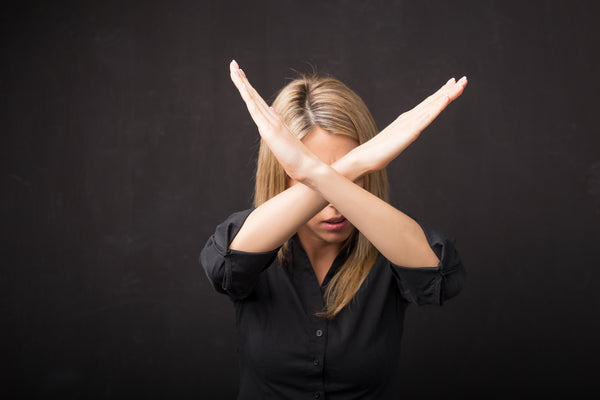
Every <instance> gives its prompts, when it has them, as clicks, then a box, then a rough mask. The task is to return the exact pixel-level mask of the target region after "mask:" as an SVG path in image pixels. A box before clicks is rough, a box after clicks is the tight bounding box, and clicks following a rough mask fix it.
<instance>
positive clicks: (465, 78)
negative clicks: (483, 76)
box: [458, 76, 467, 83]
mask: <svg viewBox="0 0 600 400" xmlns="http://www.w3.org/2000/svg"><path fill="white" fill-rule="evenodd" d="M466 80H467V77H466V76H463V77H462V78H460V80H459V81H458V83H463V82H464V81H466Z"/></svg>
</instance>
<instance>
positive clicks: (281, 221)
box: [229, 153, 362, 253]
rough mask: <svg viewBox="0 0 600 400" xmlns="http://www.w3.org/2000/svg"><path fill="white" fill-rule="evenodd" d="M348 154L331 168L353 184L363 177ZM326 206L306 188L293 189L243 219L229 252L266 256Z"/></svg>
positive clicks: (302, 186)
mask: <svg viewBox="0 0 600 400" xmlns="http://www.w3.org/2000/svg"><path fill="white" fill-rule="evenodd" d="M353 160H354V158H353V154H351V153H349V154H347V155H346V156H345V157H343V158H341V159H339V160H338V161H336V162H335V163H333V164H332V165H331V167H332V168H334V169H335V170H336V171H338V172H339V173H340V174H342V175H344V176H345V177H346V178H348V179H350V180H352V181H354V180H356V179H358V178H359V177H360V176H362V173H361V172H360V168H359V166H358V164H357V163H356V162H354V161H353ZM327 204H328V202H327V201H326V200H325V199H323V197H322V196H321V195H320V194H319V193H317V192H315V191H314V190H312V189H310V188H309V187H308V186H305V185H294V186H292V187H290V188H288V189H286V190H284V191H283V192H281V193H279V194H278V195H277V196H274V197H272V198H271V199H269V200H268V201H266V202H264V203H263V204H261V205H260V206H258V207H257V208H255V209H254V210H253V211H252V213H250V215H249V216H248V218H246V221H245V222H244V224H243V225H242V227H241V229H240V230H239V232H238V234H237V235H236V236H235V238H234V239H233V241H232V242H231V244H230V246H229V248H230V249H232V250H240V251H245V252H253V253H254V252H265V251H270V250H274V249H276V248H278V247H280V246H281V245H282V244H283V243H285V242H286V241H287V240H289V239H290V238H291V237H292V236H294V234H295V233H296V232H297V231H298V230H299V229H300V228H301V227H302V226H303V225H304V224H306V223H307V222H308V220H310V219H311V218H312V217H314V216H315V214H317V213H318V212H319V211H321V210H322V209H323V208H324V207H326V206H327Z"/></svg>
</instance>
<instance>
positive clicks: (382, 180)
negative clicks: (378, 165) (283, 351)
mask: <svg viewBox="0 0 600 400" xmlns="http://www.w3.org/2000/svg"><path fill="white" fill-rule="evenodd" d="M272 107H273V108H274V109H275V111H277V112H278V113H279V114H280V115H281V117H282V118H283V120H284V121H285V123H286V125H287V126H288V127H289V128H290V130H291V131H292V133H294V134H295V135H296V136H297V137H298V138H299V139H302V138H303V137H304V136H306V135H307V134H309V133H310V132H311V131H312V130H313V129H315V128H317V127H320V128H322V129H323V130H325V131H327V132H329V133H331V134H338V135H345V136H349V137H351V138H352V139H355V140H356V141H358V143H359V144H362V143H364V142H366V141H368V140H369V139H371V138H372V137H373V136H375V135H376V134H377V132H378V130H377V126H376V124H375V121H374V120H373V117H372V116H371V113H370V112H369V110H368V108H367V106H366V105H365V103H364V102H363V101H362V99H361V98H360V97H359V96H358V95H357V94H356V93H354V92H353V91H352V90H351V89H350V88H348V87H347V86H346V85H344V84H343V83H342V82H340V81H339V80H337V79H335V78H332V77H323V76H318V75H316V74H313V75H310V76H306V75H301V76H300V77H299V78H298V79H295V80H293V81H292V82H290V83H288V84H287V85H285V86H284V87H283V88H282V89H281V90H280V91H279V93H278V94H277V97H276V98H275V100H274V101H273V104H272ZM286 182H287V174H286V173H285V170H284V169H283V168H282V167H281V165H279V162H278V161H277V159H276V158H275V156H274V155H273V153H272V152H271V150H270V149H269V148H268V146H267V145H266V144H265V143H264V142H263V141H262V140H261V143H260V149H259V153H258V162H257V169H256V186H255V192H254V205H255V206H256V207H258V206H259V205H261V204H262V203H264V202H266V201H267V200H269V199H270V198H272V197H274V196H276V195H277V194H279V193H281V192H282V191H284V190H285V189H286ZM364 188H365V189H366V190H368V191H369V192H371V193H373V194H374V195H376V196H377V197H379V198H381V199H383V200H386V201H387V176H386V173H385V170H380V171H376V172H373V173H370V174H368V175H366V176H364ZM345 245H347V246H348V251H349V255H348V258H347V260H346V262H345V263H344V264H343V265H342V266H341V268H340V270H339V271H338V272H337V273H336V274H335V275H334V276H333V278H332V279H331V281H330V282H329V284H328V285H327V288H326V291H325V309H324V310H323V311H322V312H319V313H317V315H319V316H322V317H325V318H329V319H332V318H334V317H335V316H336V315H337V314H338V313H339V312H340V311H341V310H342V309H343V308H344V307H345V306H346V305H348V303H350V302H351V301H352V299H353V298H354V295H355V294H356V292H357V291H358V289H359V288H360V286H361V285H362V283H363V281H364V280H365V279H366V277H367V275H368V274H369V271H370V270H371V268H372V267H373V264H374V263H375V260H376V258H377V255H378V251H377V249H376V248H375V246H373V245H372V244H371V242H369V240H368V239H367V238H366V237H365V236H364V235H363V234H362V233H360V232H358V231H357V230H355V231H354V233H353V234H352V235H351V237H350V238H349V239H348V241H347V242H346V243H345ZM288 249H289V246H288V243H285V244H284V245H283V246H282V248H281V249H280V251H279V254H278V257H279V260H280V262H281V263H282V264H283V263H284V262H285V261H286V260H287V258H288V256H289V254H288Z"/></svg>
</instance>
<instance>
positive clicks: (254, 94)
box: [238, 69, 279, 124]
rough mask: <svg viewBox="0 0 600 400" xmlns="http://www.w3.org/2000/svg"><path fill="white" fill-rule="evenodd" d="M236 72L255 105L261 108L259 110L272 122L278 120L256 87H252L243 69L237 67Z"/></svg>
mask: <svg viewBox="0 0 600 400" xmlns="http://www.w3.org/2000/svg"><path fill="white" fill-rule="evenodd" d="M238 72H239V74H240V78H241V80H242V82H243V83H244V85H246V87H247V88H248V91H249V93H250V97H251V98H252V99H253V100H254V101H255V102H256V104H257V106H258V107H259V108H260V109H261V111H262V113H263V114H264V115H265V117H267V118H269V119H270V120H271V122H272V123H274V124H275V123H277V122H278V121H279V119H278V118H276V119H273V115H272V112H271V110H270V107H269V105H268V104H267V102H266V101H265V100H264V99H263V98H262V96H261V95H260V94H258V92H257V91H256V89H254V87H253V86H252V85H251V84H250V81H249V80H248V78H247V77H246V74H245V73H244V71H243V70H242V69H238Z"/></svg>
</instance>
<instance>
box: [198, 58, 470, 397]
mask: <svg viewBox="0 0 600 400" xmlns="http://www.w3.org/2000/svg"><path fill="white" fill-rule="evenodd" d="M230 72H231V79H232V81H233V83H234V84H235V85H236V87H237V89H238V90H239V92H240V94H241V96H242V98H243V99H244V101H245V103H246V105H247V107H248V110H249V112H250V115H251V117H252V119H253V120H254V122H255V123H256V125H257V127H258V130H259V133H260V135H261V146H260V150H259V157H258V166H257V173H256V190H255V207H254V208H253V209H249V210H245V211H240V212H237V213H234V214H233V215H231V216H230V217H229V218H227V220H226V221H225V222H223V223H222V224H220V225H219V226H218V227H217V229H216V232H215V233H214V235H212V236H211V237H210V239H209V240H208V242H207V244H206V246H205V247H204V249H203V250H202V253H201V255H200V262H201V264H202V265H203V267H204V268H205V271H206V274H207V276H208V278H209V280H210V282H211V283H212V285H213V287H214V288H215V289H216V290H217V291H218V292H221V293H224V294H226V295H228V296H229V298H230V299H231V300H232V301H233V303H234V307H235V311H236V324H237V330H238V344H239V348H238V351H239V357H240V372H241V375H240V391H239V396H238V398H239V399H263V398H264V399H271V398H273V399H302V398H314V399H319V398H321V399H323V398H327V399H388V398H389V399H395V398H398V397H399V393H401V391H400V390H399V386H400V382H396V380H395V379H394V378H395V375H396V372H397V367H398V361H399V353H400V339H401V336H402V330H403V321H404V312H405V309H406V307H407V306H408V304H410V303H413V304H418V305H421V304H437V305H442V304H443V303H444V302H445V301H446V300H447V299H449V298H451V297H454V296H455V295H456V294H458V292H459V291H460V290H461V288H462V285H463V282H464V279H465V270H464V267H463V265H462V263H461V261H460V258H459V255H458V253H457V252H456V249H455V247H454V244H455V240H454V239H452V238H450V237H448V236H446V235H444V234H443V233H442V232H440V231H439V230H437V229H436V228H434V227H433V226H431V225H428V224H426V223H424V222H421V221H417V220H415V219H413V218H411V217H410V216H408V215H407V214H405V213H403V212H401V211H399V210H397V209H396V208H394V207H392V206H391V205H389V204H388V203H387V202H386V196H387V192H386V190H387V189H386V176H385V172H384V167H385V166H386V165H387V164H388V163H389V162H390V161H392V160H393V159H394V158H396V157H397V156H398V155H399V154H400V153H401V152H402V151H403V150H404V149H405V148H406V147H408V146H409V145H410V144H411V143H412V142H413V141H414V140H415V139H417V137H418V136H419V134H420V133H421V132H422V131H423V129H425V127H427V125H429V124H430V123H431V121H433V120H434V119H435V118H436V117H437V115H438V114H439V113H440V112H441V111H442V110H443V109H444V108H445V107H446V106H447V105H448V104H449V103H450V102H451V101H453V100H454V99H456V98H457V97H458V96H460V95H461V93H462V91H463V89H464V88H465V86H466V84H467V80H466V78H465V77H463V78H462V79H460V80H459V81H458V82H455V80H454V79H451V80H449V81H448V82H447V83H446V84H445V85H444V86H442V87H441V88H440V89H439V90H438V91H437V92H436V93H434V94H433V95H431V96H429V97H428V98H427V99H425V100H424V101H423V102H422V103H421V104H419V105H418V106H417V107H415V108H414V109H412V110H411V111H409V112H406V113H404V114H402V115H400V116H399V117H398V118H397V119H396V120H395V121H394V122H392V124H390V125H389V126H388V127H387V128H386V129H384V130H383V131H381V132H380V133H379V134H377V128H376V126H375V122H374V121H373V118H372V117H371V114H370V113H369V111H368V109H367V107H366V106H365V104H364V103H363V101H362V100H361V99H360V98H359V97H358V96H357V95H356V94H355V93H354V92H353V91H352V90H350V89H349V88H348V87H346V86H345V85H344V84H342V83H341V82H339V81H338V80H336V79H333V78H323V77H317V76H313V77H301V78H299V79H296V80H294V81H292V82H290V83H289V84H287V85H286V86H285V87H284V88H283V89H281V91H280V92H279V94H278V96H277V98H276V99H275V101H274V102H273V106H272V107H269V106H268V105H267V104H266V103H265V101H264V100H263V99H262V98H261V97H260V96H259V94H258V93H257V92H256V91H255V90H254V88H253V87H252V86H251V85H250V83H249V82H248V80H247V78H246V76H245V74H244V72H243V71H242V70H241V69H240V68H239V66H238V65H237V63H236V62H235V61H232V62H231V65H230Z"/></svg>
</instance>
